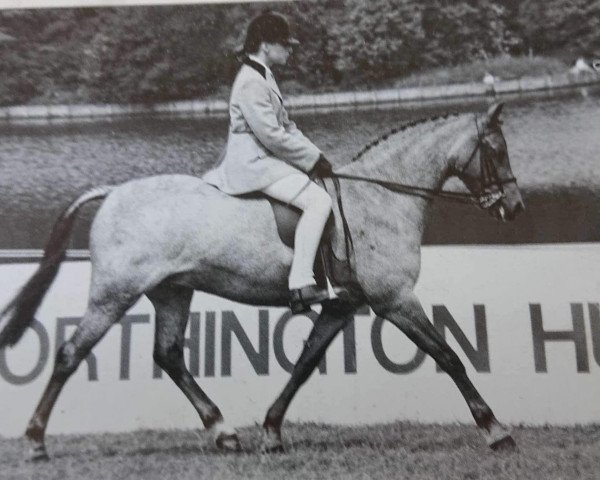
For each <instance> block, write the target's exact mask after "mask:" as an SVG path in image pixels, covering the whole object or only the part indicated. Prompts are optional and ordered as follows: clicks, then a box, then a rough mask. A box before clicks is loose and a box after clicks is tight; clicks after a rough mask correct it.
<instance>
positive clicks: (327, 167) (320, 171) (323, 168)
mask: <svg viewBox="0 0 600 480" xmlns="http://www.w3.org/2000/svg"><path fill="white" fill-rule="evenodd" d="M309 173H310V176H311V177H321V178H323V177H331V174H332V173H333V168H332V166H331V162H329V160H327V159H326V158H325V155H323V154H321V155H320V156H319V159H318V160H317V163H315V166H314V167H313V168H312V169H311V171H310V172H309Z"/></svg>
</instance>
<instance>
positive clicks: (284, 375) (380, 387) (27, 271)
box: [0, 244, 600, 436]
mask: <svg viewBox="0 0 600 480" xmlns="http://www.w3.org/2000/svg"><path fill="white" fill-rule="evenodd" d="M598 265H600V245H598V244H588V245H549V246H511V247H482V246H460V247H457V246H452V247H440V246H436V247H425V248H424V249H423V260H422V273H421V279H420V280H419V284H418V287H417V294H418V296H419V298H420V299H421V301H422V303H423V305H424V307H425V310H426V311H427V312H428V314H429V315H430V319H431V320H432V321H433V322H434V324H435V325H436V327H437V328H438V329H440V330H442V331H443V332H444V334H445V336H446V338H447V339H448V341H449V343H450V344H451V346H452V347H453V348H455V350H456V352H457V353H458V354H459V356H460V357H461V359H462V360H463V361H464V363H465V366H466V368H467V371H468V373H469V375H470V377H471V379H472V381H473V383H474V384H475V385H476V387H477V388H478V389H479V390H480V392H481V394H482V395H483V397H484V398H485V399H486V400H487V401H488V403H489V404H490V406H491V407H492V409H493V410H494V411H495V413H496V416H497V417H498V418H499V419H500V420H501V421H503V422H507V423H518V422H525V423H532V424H540V423H552V424H572V423H592V422H600V402H599V401H598V399H599V398H600V366H599V365H600V307H599V303H600V275H599V273H598ZM35 268H36V265H35V264H11V265H0V286H1V288H0V305H2V306H3V305H5V304H6V303H7V301H8V300H9V299H10V298H11V297H12V295H13V294H14V293H15V292H16V291H17V290H18V288H19V287H20V286H21V285H22V284H23V283H24V282H25V281H26V279H27V278H28V277H29V276H30V275H31V273H32V272H33V271H34V270H35ZM89 276H90V265H89V262H65V264H64V265H63V266H62V268H61V271H60V273H59V275H58V277H57V279H56V281H55V283H54V284H53V286H52V288H51V289H50V291H49V292H48V295H47V297H46V300H45V301H44V303H43V304H42V306H41V308H40V310H39V311H38V313H37V315H36V319H37V321H36V324H35V329H33V330H29V331H28V332H27V333H26V335H25V337H24V338H23V340H22V341H21V343H19V344H18V345H17V346H16V347H15V348H13V349H7V350H5V351H0V411H2V412H5V414H3V415H2V416H1V417H0V435H2V436H18V435H21V434H22V433H23V431H24V429H25V426H26V424H27V421H28V419H29V417H30V416H31V414H32V412H33V410H34V408H35V405H36V404H37V402H38V400H39V398H40V395H41V393H42V390H43V388H44V387H45V384H46V382H47V380H48V378H49V376H50V374H51V371H52V364H53V358H54V355H55V353H56V348H57V342H60V339H61V338H65V337H68V335H70V334H71V333H72V331H73V329H74V326H73V325H74V324H75V323H76V322H77V321H78V320H79V318H80V317H81V315H82V314H83V312H84V310H85V305H86V301H87V291H88V283H89ZM313 317H314V318H316V314H315V315H314V316H313ZM153 323H154V317H153V309H152V306H151V304H150V302H149V301H148V300H147V299H143V300H141V301H140V302H139V303H138V304H137V305H135V306H134V307H133V308H132V309H131V310H130V311H129V312H128V314H127V316H126V317H125V319H124V320H123V322H121V325H116V326H114V327H113V328H112V329H111V330H110V332H109V333H108V335H107V336H106V337H105V338H104V339H103V340H102V341H101V342H100V343H99V344H98V345H97V347H96V348H95V349H94V351H93V356H92V357H90V358H89V359H88V361H86V362H83V363H82V365H81V366H80V368H79V370H78V371H77V372H76V373H75V374H74V375H73V377H72V378H71V379H70V380H69V382H68V383H67V385H66V387H65V388H64V390H63V392H62V394H61V396H60V397H59V400H58V403H57V405H56V408H55V410H54V413H53V416H52V418H51V421H50V425H49V430H48V431H49V433H71V432H100V431H127V430H132V429H139V428H195V427H199V426H200V425H201V424H200V421H199V419H198V417H197V415H196V413H195V411H194V410H193V408H192V407H191V405H190V404H189V403H188V401H187V400H186V398H185V397H184V396H183V394H182V393H181V392H180V391H179V390H178V389H177V388H176V387H175V385H174V384H173V383H172V382H171V380H170V379H169V378H168V377H167V376H166V375H164V374H163V375H162V376H161V377H159V374H158V370H156V368H155V367H154V364H153V360H152V348H153V336H154V335H153V331H154V328H153ZM310 326H311V320H310V318H309V317H308V316H294V317H291V316H290V314H289V312H288V311H287V310H286V309H281V308H267V307H264V308H256V307H249V306H245V305H240V304H236V303H232V302H228V301H225V300H223V299H220V298H217V297H213V296H209V295H206V294H202V293H196V295H195V297H194V300H193V303H192V314H191V316H190V325H189V327H188V332H187V339H188V340H187V343H186V348H185V354H186V361H187V363H188V365H189V368H190V370H191V371H192V373H193V375H194V376H195V377H196V379H197V381H198V383H199V384H200V386H201V387H202V388H203V389H204V390H205V392H206V393H207V394H208V395H209V396H210V397H211V398H212V399H213V401H214V402H215V403H216V404H217V405H219V407H220V409H221V411H222V412H223V414H224V416H225V418H226V419H227V420H228V421H229V423H231V424H233V425H248V424H253V423H255V422H259V423H260V422H262V420H263V417H264V414H265V412H266V410H267V408H268V406H269V405H270V403H271V402H272V401H273V400H274V399H275V397H276V395H277V394H278V393H279V391H280V390H281V388H282V387H283V386H284V384H285V382H286V381H287V379H288V378H289V373H288V371H287V370H288V369H289V368H290V367H291V364H292V362H294V361H295V359H296V358H297V356H298V355H299V353H300V350H301V348H302V345H303V341H304V340H305V339H306V337H307V336H308V331H309V329H310ZM287 418H288V419H290V420H297V421H317V422H329V423H350V424H352V423H372V422H386V421H391V420H396V419H407V420H413V421H421V422H454V421H461V422H470V421H471V418H470V414H469V412H468V409H467V406H466V404H465V402H464V400H463V399H462V397H461V396H460V394H459V392H458V390H457V388H456V387H455V386H454V384H453V383H452V381H451V380H450V378H449V377H448V376H447V375H445V374H444V373H441V372H438V371H437V370H436V365H435V363H434V362H433V360H432V359H431V358H428V357H427V358H425V357H424V356H423V355H422V354H420V353H419V352H418V351H417V350H416V348H415V346H414V345H413V344H412V343H411V342H410V341H408V340H407V339H406V338H405V337H404V336H403V334H402V333H400V332H399V331H397V330H396V329H395V328H394V327H393V326H392V325H391V324H389V323H387V322H385V323H382V322H381V321H379V320H377V319H375V318H374V316H373V314H372V313H371V312H369V311H363V312H360V313H359V314H357V315H356V316H355V321H354V323H353V324H352V325H350V326H349V327H348V328H347V329H346V330H345V331H344V333H343V335H340V336H339V337H338V338H336V340H335V341H334V343H333V344H332V346H331V347H330V349H329V350H328V352H327V355H326V360H325V362H324V363H323V364H322V366H321V370H320V371H316V372H315V374H314V375H313V376H312V377H311V378H310V379H309V381H308V382H307V383H306V385H305V386H304V387H303V388H302V389H301V390H300V392H299V394H298V396H297V397H296V399H295V400H294V402H293V403H292V405H291V408H290V410H289V413H288V417H287Z"/></svg>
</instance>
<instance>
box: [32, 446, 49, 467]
mask: <svg viewBox="0 0 600 480" xmlns="http://www.w3.org/2000/svg"><path fill="white" fill-rule="evenodd" d="M49 460H50V457H49V456H48V452H47V451H46V447H45V446H44V445H36V446H35V447H32V448H31V450H29V453H28V455H27V458H26V461H27V462H31V463H39V462H47V461H49Z"/></svg>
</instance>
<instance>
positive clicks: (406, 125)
mask: <svg viewBox="0 0 600 480" xmlns="http://www.w3.org/2000/svg"><path fill="white" fill-rule="evenodd" d="M458 115H460V113H458V112H447V113H444V114H441V115H434V116H432V117H425V118H419V119H417V120H412V121H410V122H407V123H404V124H402V125H400V126H399V127H396V128H392V129H391V130H389V131H388V132H386V133H384V134H383V135H380V136H379V137H377V138H376V139H375V140H372V141H371V142H369V143H367V144H366V145H365V146H364V147H363V148H362V149H361V150H360V151H359V152H358V153H357V154H356V155H354V156H353V157H352V160H350V163H352V162H356V161H357V160H359V159H360V158H362V157H363V155H365V154H366V153H367V152H368V151H369V150H371V149H372V148H373V147H376V146H377V145H379V143H381V142H382V141H384V140H387V139H388V137H389V136H390V135H394V134H396V133H400V132H404V131H406V130H408V129H410V128H413V127H415V126H417V125H421V124H422V123H427V122H433V121H435V120H439V119H440V118H443V119H447V118H449V117H457V116H458Z"/></svg>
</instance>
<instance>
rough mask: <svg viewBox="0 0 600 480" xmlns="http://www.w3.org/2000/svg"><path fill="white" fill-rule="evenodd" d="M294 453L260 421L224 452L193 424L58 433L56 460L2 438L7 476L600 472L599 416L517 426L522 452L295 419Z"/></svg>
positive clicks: (594, 475) (439, 433)
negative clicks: (40, 458) (595, 420)
mask: <svg viewBox="0 0 600 480" xmlns="http://www.w3.org/2000/svg"><path fill="white" fill-rule="evenodd" d="M284 427H285V429H284V435H285V439H284V441H285V445H286V449H287V450H286V453H283V454H275V455H263V454H261V453H260V440H261V437H260V435H261V431H260V428H259V427H258V426H256V427H247V428H243V429H241V430H240V432H239V433H240V438H241V440H242V443H243V446H244V450H245V451H244V453H240V454H224V453H221V452H219V451H218V450H217V449H216V447H214V446H213V445H212V443H211V441H210V438H209V436H208V435H207V434H206V433H204V432H200V433H198V432H197V431H194V430H173V431H155V430H152V431H137V432H132V433H123V434H102V435H60V436H49V437H48V441H47V446H48V450H49V453H50V455H51V457H52V459H51V460H50V462H46V463H41V464H29V463H26V462H24V461H23V457H24V453H25V452H26V450H27V445H26V444H25V442H24V441H23V440H21V439H18V440H15V439H0V458H2V467H1V469H0V478H2V479H11V480H13V479H14V480H17V479H35V480H49V479H111V480H115V479H130V480H136V479H140V480H141V479H143V480H155V479H156V480H159V479H160V480H165V479H177V480H187V479H190V480H191V479H195V480H198V479H215V480H218V479H254V478H256V479H278V480H281V479H285V480H295V479H329V478H335V479H338V478H343V479H386V480H387V479H415V480H418V479H436V480H444V479H461V480H468V479H482V480H487V479H490V480H491V479H519V480H526V479H536V480H538V479H540V480H541V479H543V480H558V479H569V480H570V479H598V478H600V425H594V426H576V427H535V428H534V427H513V435H514V437H515V440H516V441H517V443H518V445H519V450H518V452H517V453H494V452H492V451H491V450H489V449H488V448H487V447H486V446H485V443H484V442H483V440H482V438H481V437H480V436H479V433H478V432H477V431H476V429H475V427H474V426H470V425H466V426H465V425H421V424H414V423H406V422H395V423H391V424H386V425H375V426H361V427H341V426H328V425H317V424H289V423H288V424H286V425H285V426H284Z"/></svg>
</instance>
